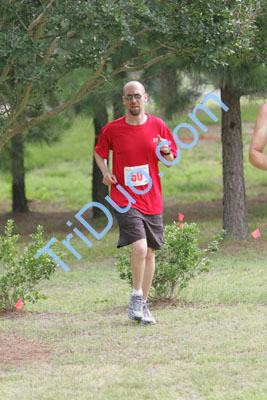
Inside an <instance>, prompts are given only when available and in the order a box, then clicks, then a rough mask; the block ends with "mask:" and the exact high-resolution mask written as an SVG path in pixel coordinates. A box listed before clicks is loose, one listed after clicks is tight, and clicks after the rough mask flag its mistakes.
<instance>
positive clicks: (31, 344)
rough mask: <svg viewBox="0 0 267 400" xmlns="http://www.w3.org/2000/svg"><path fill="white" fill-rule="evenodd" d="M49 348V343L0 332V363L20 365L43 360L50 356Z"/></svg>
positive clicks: (50, 348)
mask: <svg viewBox="0 0 267 400" xmlns="http://www.w3.org/2000/svg"><path fill="white" fill-rule="evenodd" d="M51 350H52V346H51V344H50V343H44V342H39V341H37V340H35V339H30V338H26V337H24V336H19V335H15V334H5V333H1V332H0V365H1V364H2V365H20V364H22V363H25V362H33V361H39V360H45V359H48V358H49V357H50V355H51Z"/></svg>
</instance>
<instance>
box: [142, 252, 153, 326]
mask: <svg viewBox="0 0 267 400" xmlns="http://www.w3.org/2000/svg"><path fill="white" fill-rule="evenodd" d="M154 272H155V252H154V250H153V249H151V248H150V247H148V249H147V255H146V261H145V272H144V279H143V285H142V288H143V318H142V319H141V324H142V325H146V324H148V325H151V324H152V325H154V324H155V323H156V321H155V318H154V317H153V316H152V314H151V312H150V311H149V308H148V305H147V297H148V293H149V290H150V287H151V284H152V280H153V276H154Z"/></svg>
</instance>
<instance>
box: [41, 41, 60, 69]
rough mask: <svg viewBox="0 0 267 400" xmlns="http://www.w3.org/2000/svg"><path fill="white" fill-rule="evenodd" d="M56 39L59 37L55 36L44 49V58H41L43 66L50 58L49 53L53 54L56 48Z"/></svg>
mask: <svg viewBox="0 0 267 400" xmlns="http://www.w3.org/2000/svg"><path fill="white" fill-rule="evenodd" d="M58 39H59V37H57V38H56V39H55V40H53V42H52V43H51V44H50V46H49V47H48V49H47V50H46V53H45V56H44V58H43V60H42V65H43V66H45V65H46V64H47V63H48V61H49V60H50V57H51V55H52V54H53V52H54V51H55V49H56V48H57V42H58Z"/></svg>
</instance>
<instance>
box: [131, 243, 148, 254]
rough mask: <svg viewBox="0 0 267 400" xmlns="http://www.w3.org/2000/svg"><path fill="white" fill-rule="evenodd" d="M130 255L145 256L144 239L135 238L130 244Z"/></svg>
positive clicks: (145, 244)
mask: <svg viewBox="0 0 267 400" xmlns="http://www.w3.org/2000/svg"><path fill="white" fill-rule="evenodd" d="M132 255H133V256H139V257H143V258H145V257H146V255H147V242H146V239H140V240H137V241H136V242H134V243H133V244H132Z"/></svg>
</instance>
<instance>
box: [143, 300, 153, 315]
mask: <svg viewBox="0 0 267 400" xmlns="http://www.w3.org/2000/svg"><path fill="white" fill-rule="evenodd" d="M151 304H152V303H143V313H144V314H147V315H149V316H152V315H151V313H150V311H149V308H148V306H150V305H151Z"/></svg>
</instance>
